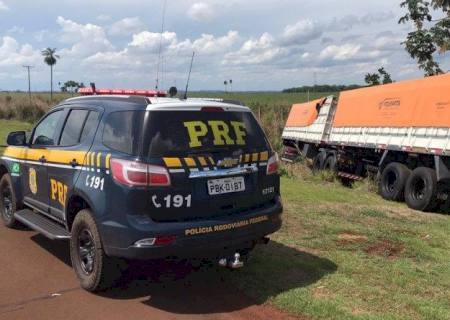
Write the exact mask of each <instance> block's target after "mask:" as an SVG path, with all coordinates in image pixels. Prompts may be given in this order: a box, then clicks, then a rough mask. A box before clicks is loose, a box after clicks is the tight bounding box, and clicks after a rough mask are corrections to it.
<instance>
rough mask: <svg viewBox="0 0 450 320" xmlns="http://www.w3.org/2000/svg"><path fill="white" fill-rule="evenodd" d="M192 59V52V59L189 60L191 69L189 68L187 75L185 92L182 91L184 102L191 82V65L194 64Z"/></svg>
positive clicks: (193, 53)
mask: <svg viewBox="0 0 450 320" xmlns="http://www.w3.org/2000/svg"><path fill="white" fill-rule="evenodd" d="M194 57H195V51H194V52H192V58H191V67H190V68H189V75H188V79H187V83H186V90H185V91H184V100H186V99H187V97H188V89H189V82H190V81H191V72H192V65H193V64H194Z"/></svg>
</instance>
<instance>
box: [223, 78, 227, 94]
mask: <svg viewBox="0 0 450 320" xmlns="http://www.w3.org/2000/svg"><path fill="white" fill-rule="evenodd" d="M223 85H224V86H225V93H226V92H227V86H228V81H226V80H225V81H224V82H223Z"/></svg>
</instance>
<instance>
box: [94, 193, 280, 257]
mask: <svg viewBox="0 0 450 320" xmlns="http://www.w3.org/2000/svg"><path fill="white" fill-rule="evenodd" d="M282 211H283V207H282V204H281V201H280V200H278V201H276V203H275V204H274V205H273V206H271V207H269V208H266V209H264V210H259V211H255V212H252V213H249V214H246V215H242V216H232V217H226V218H221V219H215V220H208V221H200V222H185V223H155V222H153V221H151V220H150V221H147V220H148V219H144V218H142V217H139V218H137V217H131V216H130V217H129V218H128V221H129V225H128V226H121V225H117V224H113V223H111V222H108V221H105V222H104V223H102V224H101V229H102V235H103V243H104V246H105V251H106V254H107V255H109V256H114V257H121V258H128V259H159V258H217V257H224V256H229V255H232V254H233V253H235V252H236V251H242V250H251V249H252V248H253V247H254V246H255V244H256V242H257V241H258V240H260V239H262V238H264V237H265V236H267V235H269V234H272V233H274V232H276V231H278V230H279V229H280V227H281V213H282ZM156 236H176V240H175V241H174V242H173V243H172V244H170V245H166V246H152V247H137V246H135V245H134V243H135V242H136V241H139V240H142V239H148V238H152V237H156Z"/></svg>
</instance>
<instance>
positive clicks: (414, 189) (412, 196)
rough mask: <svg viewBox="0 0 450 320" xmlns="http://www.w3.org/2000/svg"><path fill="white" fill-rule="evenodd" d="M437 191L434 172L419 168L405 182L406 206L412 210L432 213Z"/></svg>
mask: <svg viewBox="0 0 450 320" xmlns="http://www.w3.org/2000/svg"><path fill="white" fill-rule="evenodd" d="M437 189H438V186H437V176H436V171H435V170H433V169H430V168H425V167H419V168H417V169H415V170H414V171H413V172H412V173H411V175H410V176H409V179H408V181H407V182H406V188H405V200H406V204H407V205H408V207H410V208H411V209H414V210H419V211H432V210H433V209H435V208H436V206H437Z"/></svg>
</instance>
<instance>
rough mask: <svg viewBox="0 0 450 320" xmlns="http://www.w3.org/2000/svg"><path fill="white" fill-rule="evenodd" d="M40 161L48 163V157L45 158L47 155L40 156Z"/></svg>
mask: <svg viewBox="0 0 450 320" xmlns="http://www.w3.org/2000/svg"><path fill="white" fill-rule="evenodd" d="M39 162H40V163H46V162H47V159H45V157H44V156H42V157H40V158H39Z"/></svg>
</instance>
